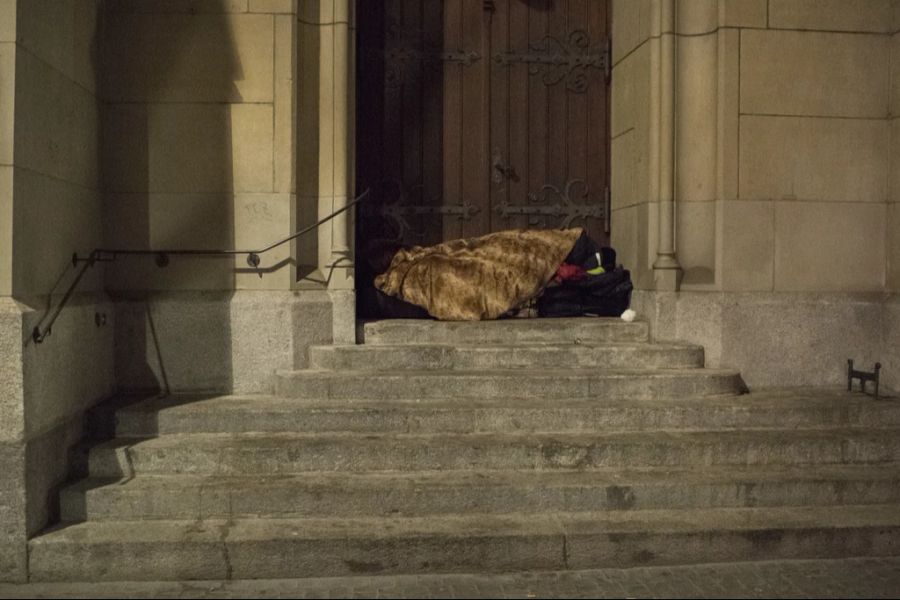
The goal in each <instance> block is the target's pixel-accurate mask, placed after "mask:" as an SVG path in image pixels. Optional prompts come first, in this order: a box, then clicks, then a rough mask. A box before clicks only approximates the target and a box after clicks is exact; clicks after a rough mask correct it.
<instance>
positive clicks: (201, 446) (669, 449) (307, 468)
mask: <svg viewBox="0 0 900 600" xmlns="http://www.w3.org/2000/svg"><path fill="white" fill-rule="evenodd" d="M898 434H900V430H897V429H880V430H868V429H834V430H756V431H739V430H733V431H654V432H625V433H554V434H550V433H545V434H537V433H468V434H349V433H307V434H300V433H265V434H259V433H248V434H182V435H166V436H161V437H158V438H116V439H113V440H110V441H107V442H103V443H100V444H98V445H96V446H94V447H93V448H91V449H90V450H89V451H88V454H87V464H88V468H89V469H88V470H89V474H90V475H91V476H93V477H97V478H118V477H133V476H136V475H152V474H173V475H174V474H191V475H217V476H219V475H227V476H231V475H245V476H247V475H249V476H260V475H287V474H297V473H304V472H311V471H340V472H368V471H428V470H509V469H512V470H520V469H535V470H558V469H580V470H594V469H606V468H611V467H616V468H631V467H662V466H671V467H704V466H714V465H822V464H884V463H893V462H897V461H900V435H898Z"/></svg>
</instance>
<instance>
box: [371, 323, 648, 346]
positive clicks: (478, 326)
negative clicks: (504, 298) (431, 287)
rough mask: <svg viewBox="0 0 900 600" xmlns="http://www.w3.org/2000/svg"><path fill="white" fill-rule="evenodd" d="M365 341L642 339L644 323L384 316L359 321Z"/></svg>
mask: <svg viewBox="0 0 900 600" xmlns="http://www.w3.org/2000/svg"><path fill="white" fill-rule="evenodd" d="M359 337H360V338H362V339H361V341H363V342H365V343H366V344H408V343H410V342H414V343H416V344H519V343H531V342H548V343H559V344H567V343H568V344H574V343H582V342H584V343H600V342H646V341H648V339H649V329H648V327H647V323H646V322H643V321H634V322H631V323H626V322H625V321H623V320H621V319H617V318H598V317H577V318H565V319H502V320H498V321H429V320H417V319H388V320H383V321H372V322H369V323H365V324H363V326H362V328H361V331H360V336H359Z"/></svg>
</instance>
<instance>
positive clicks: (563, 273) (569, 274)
mask: <svg viewBox="0 0 900 600" xmlns="http://www.w3.org/2000/svg"><path fill="white" fill-rule="evenodd" d="M585 277H587V273H586V272H585V270H584V269H582V268H581V267H580V266H578V265H570V264H569V263H565V262H564V263H563V264H561V265H559V268H558V269H557V270H556V275H555V276H554V277H553V280H554V281H556V283H562V282H563V281H581V280H582V279H584V278H585Z"/></svg>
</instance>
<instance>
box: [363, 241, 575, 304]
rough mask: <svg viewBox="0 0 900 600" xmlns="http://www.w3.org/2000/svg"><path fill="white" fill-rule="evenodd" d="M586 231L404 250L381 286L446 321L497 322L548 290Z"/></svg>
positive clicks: (379, 282) (383, 276)
mask: <svg viewBox="0 0 900 600" xmlns="http://www.w3.org/2000/svg"><path fill="white" fill-rule="evenodd" d="M581 232H582V229H581V228H576V229H564V230H558V229H557V230H549V229H547V230H521V229H520V230H512V231H500V232H497V233H490V234H488V235H485V236H482V237H476V238H468V239H463V240H453V241H450V242H444V243H443V244H438V245H436V246H428V247H426V248H422V247H420V246H415V247H413V248H411V249H409V250H400V251H398V252H397V254H395V255H394V258H393V260H392V261H391V266H390V267H389V268H388V270H387V271H386V272H385V273H383V274H381V275H379V276H378V277H377V278H376V279H375V287H377V288H378V289H380V290H381V291H382V292H384V293H385V294H387V295H389V296H396V297H398V298H400V299H401V300H405V301H407V302H410V303H412V304H415V305H418V306H421V307H423V308H424V309H425V310H427V311H428V313H429V314H430V315H432V316H433V317H436V318H438V319H441V320H445V321H477V320H482V319H496V318H497V317H499V316H501V315H503V314H504V313H506V312H508V311H509V310H511V309H513V308H518V307H520V306H522V305H524V304H525V303H526V302H528V301H529V300H531V299H532V298H534V297H535V296H537V294H538V293H539V292H540V291H541V290H543V288H544V286H545V285H547V283H548V282H549V281H550V279H551V278H552V277H553V275H554V274H555V273H556V269H557V268H558V267H559V265H560V263H562V262H563V260H565V258H566V256H567V255H568V254H569V252H570V251H571V250H572V246H574V245H575V241H576V240H577V239H578V237H579V236H580V235H581Z"/></svg>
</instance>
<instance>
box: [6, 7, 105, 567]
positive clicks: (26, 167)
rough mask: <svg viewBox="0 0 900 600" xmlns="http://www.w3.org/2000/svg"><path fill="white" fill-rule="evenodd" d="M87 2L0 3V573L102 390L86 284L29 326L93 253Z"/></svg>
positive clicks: (91, 61) (98, 291)
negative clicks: (47, 325) (40, 328)
mask: <svg viewBox="0 0 900 600" xmlns="http://www.w3.org/2000/svg"><path fill="white" fill-rule="evenodd" d="M100 14H101V11H100V6H99V2H98V1H97V0H28V1H27V2H14V1H10V0H5V1H4V2H2V3H0V23H2V25H0V213H2V218H0V223H2V225H0V227H2V233H0V256H2V259H0V329H2V331H0V339H2V343H0V346H2V348H0V355H2V357H3V363H4V369H3V370H4V373H3V376H2V377H0V395H2V397H3V401H2V402H0V423H2V427H0V454H2V458H0V461H2V463H3V474H4V476H3V477H2V478H0V479H2V481H0V513H3V515H4V519H3V522H4V526H3V532H2V535H3V538H2V542H0V544H2V545H3V547H2V548H0V573H2V575H3V577H4V578H9V579H21V578H23V577H24V568H25V543H24V540H25V539H26V538H27V536H30V535H32V534H34V533H35V532H37V531H39V530H40V529H41V528H42V527H44V526H45V525H46V523H47V522H48V520H50V519H52V518H53V514H54V511H55V508H54V502H53V498H54V497H55V492H56V489H57V486H58V485H59V484H60V483H61V482H62V481H63V480H64V478H65V477H66V469H67V465H68V461H67V454H68V451H69V448H70V446H71V445H72V444H74V443H75V441H77V439H78V438H79V437H80V434H81V422H82V418H83V415H84V411H85V410H86V409H87V408H89V407H90V406H92V405H93V404H94V403H96V402H97V401H98V400H100V399H102V398H104V397H106V396H108V395H110V394H111V393H112V392H113V390H114V379H113V368H112V366H113V362H112V356H113V352H112V342H113V336H112V331H113V327H112V324H113V320H114V314H113V310H112V307H111V305H110V303H109V301H108V299H107V298H106V297H105V295H104V294H103V293H102V288H103V279H102V275H103V273H102V270H100V269H92V270H90V271H88V273H87V274H86V275H85V276H84V279H82V281H81V285H80V286H79V292H78V293H77V294H76V295H75V296H73V298H72V300H71V302H70V303H69V306H68V307H67V308H66V309H65V310H63V311H62V313H61V314H60V316H59V319H58V321H57V322H56V324H55V325H54V327H53V332H52V335H50V336H49V337H48V338H47V339H46V340H45V341H44V343H43V344H35V343H34V342H33V341H32V340H31V332H32V329H33V328H34V327H35V325H36V324H38V323H39V322H41V320H42V319H43V318H44V317H46V315H47V314H48V311H49V309H50V307H52V306H53V305H55V304H56V303H57V302H59V300H60V297H61V294H63V293H64V292H65V291H66V289H67V288H68V286H69V285H70V283H71V282H72V281H73V278H74V277H75V273H76V270H75V269H74V268H73V266H72V262H71V257H72V253H73V252H77V253H79V254H80V255H82V256H84V255H87V254H88V253H89V252H90V251H91V250H92V249H94V248H95V247H97V246H99V245H101V243H102V234H103V232H102V196H101V192H100V189H101V184H100V164H99V163H100V161H99V158H98V153H99V138H100V127H99V114H100V106H99V104H100V103H99V100H98V95H97V83H96V81H97V77H96V60H97V57H96V47H97V32H98V28H99V22H100Z"/></svg>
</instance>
